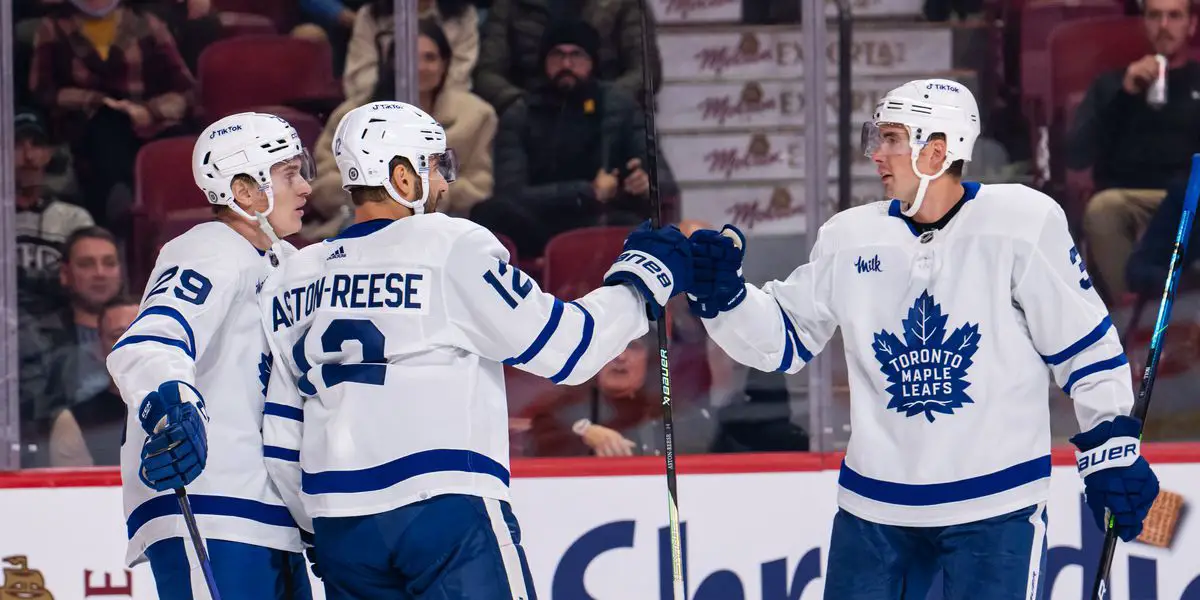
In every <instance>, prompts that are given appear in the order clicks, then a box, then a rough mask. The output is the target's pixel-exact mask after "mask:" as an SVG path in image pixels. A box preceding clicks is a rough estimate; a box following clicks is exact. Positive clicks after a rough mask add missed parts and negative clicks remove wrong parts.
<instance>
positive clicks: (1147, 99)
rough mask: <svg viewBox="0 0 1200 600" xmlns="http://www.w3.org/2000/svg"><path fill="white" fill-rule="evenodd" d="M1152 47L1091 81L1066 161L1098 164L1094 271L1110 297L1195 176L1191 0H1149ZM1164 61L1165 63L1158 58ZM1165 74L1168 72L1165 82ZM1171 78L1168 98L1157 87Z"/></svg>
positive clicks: (1091, 234) (1197, 122)
mask: <svg viewBox="0 0 1200 600" xmlns="http://www.w3.org/2000/svg"><path fill="white" fill-rule="evenodd" d="M1144 6H1145V10H1144V12H1143V25H1144V27H1145V30H1146V37H1147V39H1148V41H1149V43H1148V46H1149V47H1150V48H1151V49H1152V53H1150V54H1147V55H1145V56H1143V57H1141V58H1139V59H1137V60H1136V61H1134V62H1133V63H1131V64H1130V65H1129V66H1127V67H1124V68H1122V69H1118V70H1114V71H1111V72H1109V73H1105V74H1104V75H1101V76H1100V77H1099V78H1097V79H1096V81H1095V82H1094V83H1092V87H1091V88H1090V89H1089V90H1088V93H1087V96H1086V98H1084V101H1083V104H1081V105H1080V106H1079V111H1078V112H1077V113H1076V115H1075V125H1074V132H1073V133H1072V136H1071V139H1070V145H1069V148H1068V153H1067V167H1068V168H1071V169H1086V168H1088V167H1091V169H1092V179H1093V180H1094V182H1095V190H1096V192H1097V193H1096V194H1095V195H1094V196H1092V198H1091V199H1090V200H1089V201H1088V204H1087V209H1086V212H1085V214H1084V223H1083V227H1084V231H1085V232H1086V234H1087V237H1088V238H1089V239H1091V240H1103V243H1096V244H1091V245H1090V246H1091V253H1092V257H1091V258H1092V261H1091V264H1092V270H1093V272H1095V273H1096V274H1097V275H1098V276H1099V283H1100V287H1101V292H1102V293H1104V294H1105V296H1106V298H1105V299H1106V300H1107V302H1108V304H1110V305H1112V304H1113V303H1115V302H1118V301H1119V300H1120V299H1121V296H1122V295H1123V294H1124V293H1125V291H1126V290H1127V287H1126V285H1125V264H1126V261H1127V260H1128V259H1129V255H1130V253H1131V252H1132V250H1133V245H1134V242H1136V241H1137V239H1138V236H1139V235H1140V233H1141V231H1142V230H1143V229H1144V228H1145V227H1146V225H1147V224H1148V223H1149V222H1150V217H1151V216H1152V215H1153V214H1154V211H1155V209H1156V208H1157V207H1158V205H1159V203H1161V202H1162V199H1163V197H1164V196H1165V195H1166V189H1167V187H1168V186H1169V185H1170V184H1172V183H1182V182H1183V181H1184V180H1185V179H1186V178H1187V176H1188V165H1189V161H1190V159H1191V157H1192V154H1193V153H1195V152H1197V151H1200V135H1197V134H1196V132H1197V131H1198V130H1200V64H1197V63H1196V62H1195V61H1192V60H1190V59H1189V58H1188V40H1189V39H1190V38H1191V36H1192V34H1194V33H1195V31H1196V12H1195V8H1194V7H1193V6H1192V5H1191V0H1146V2H1145V5H1144ZM1160 60H1161V61H1162V62H1163V63H1165V64H1163V65H1162V66H1161V69H1160V63H1159V61H1160ZM1160 79H1164V80H1163V81H1160ZM1163 85H1165V88H1166V90H1165V94H1164V96H1163V97H1162V98H1155V97H1154V96H1155V95H1156V89H1155V88H1156V86H1163Z"/></svg>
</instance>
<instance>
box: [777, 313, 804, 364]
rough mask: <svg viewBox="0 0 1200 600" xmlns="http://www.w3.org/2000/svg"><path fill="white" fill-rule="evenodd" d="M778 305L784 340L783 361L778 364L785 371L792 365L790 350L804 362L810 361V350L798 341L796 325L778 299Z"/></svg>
mask: <svg viewBox="0 0 1200 600" xmlns="http://www.w3.org/2000/svg"><path fill="white" fill-rule="evenodd" d="M775 304H776V306H779V317H780V318H782V319H783V336H784V339H785V341H786V346H784V349H783V350H784V352H783V353H784V359H785V360H784V361H783V363H782V364H780V365H779V370H780V371H786V370H787V368H788V367H790V366H791V365H792V358H791V357H792V352H793V351H794V352H795V353H796V355H797V356H798V357H799V358H800V360H801V361H804V362H805V363H807V362H810V361H812V358H813V356H812V352H809V351H808V348H805V347H804V343H803V342H801V341H800V334H798V333H796V325H795V324H793V323H792V319H791V317H788V314H787V311H785V310H783V306H781V305H779V301H778V300H777V301H776V302H775Z"/></svg>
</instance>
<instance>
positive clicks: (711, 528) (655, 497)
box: [0, 444, 1200, 600]
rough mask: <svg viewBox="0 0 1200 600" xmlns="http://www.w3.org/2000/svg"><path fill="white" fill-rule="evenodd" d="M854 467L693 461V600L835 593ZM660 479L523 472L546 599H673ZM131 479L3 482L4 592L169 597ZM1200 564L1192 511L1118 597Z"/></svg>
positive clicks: (50, 475)
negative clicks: (828, 581)
mask: <svg viewBox="0 0 1200 600" xmlns="http://www.w3.org/2000/svg"><path fill="white" fill-rule="evenodd" d="M1144 452H1145V454H1146V456H1147V458H1148V459H1149V460H1150V461H1151V463H1152V464H1154V465H1155V469H1156V471H1157V472H1158V474H1159V477H1160V478H1161V480H1162V485H1163V489H1166V490H1170V491H1173V492H1176V493H1179V494H1181V495H1182V496H1183V497H1184V499H1185V503H1186V504H1187V505H1191V504H1193V503H1195V502H1197V501H1200V444H1198V445H1191V444H1147V445H1146V447H1145V450H1144ZM840 462H841V456H840V455H838V454H770V455H763V454H759V455H713V456H685V457H681V459H680V461H679V470H680V474H681V475H680V481H679V493H680V511H681V514H682V519H683V521H684V524H685V530H686V555H687V570H688V588H689V594H690V598H691V600H739V599H741V600H785V599H788V598H797V597H799V598H800V599H801V600H815V599H819V598H821V593H822V588H821V581H822V580H821V574H822V573H823V572H824V570H825V561H826V560H827V558H828V557H827V548H828V542H829V540H828V538H829V533H830V525H831V522H832V519H833V515H834V513H835V512H836V510H837V506H836V496H837V471H836V468H837V466H838V465H839V464H840ZM1055 465H1056V468H1055V469H1054V474H1053V476H1052V480H1051V481H1052V482H1051V501H1050V506H1049V515H1050V528H1049V544H1050V547H1051V549H1052V550H1054V549H1058V551H1057V552H1054V553H1053V556H1056V557H1058V558H1057V563H1058V565H1059V566H1058V568H1057V569H1056V570H1055V572H1053V573H1050V572H1048V573H1044V574H1043V578H1046V581H1047V583H1048V584H1050V585H1052V589H1051V590H1050V594H1048V597H1049V598H1051V599H1052V600H1077V599H1078V598H1080V597H1082V596H1083V589H1084V587H1085V585H1090V582H1084V581H1083V579H1084V577H1083V568H1082V566H1081V565H1080V564H1078V563H1079V557H1080V556H1082V555H1083V554H1085V552H1082V551H1081V550H1080V549H1081V547H1082V546H1084V545H1085V543H1087V542H1085V538H1087V537H1088V536H1085V535H1084V527H1085V525H1086V526H1089V527H1090V526H1091V516H1090V515H1088V514H1085V513H1083V510H1084V508H1083V507H1082V501H1081V493H1082V485H1081V483H1080V481H1079V478H1078V476H1077V475H1076V474H1075V470H1074V468H1073V466H1071V465H1073V456H1072V455H1071V453H1070V452H1069V451H1063V452H1056V454H1055ZM662 469H663V462H662V459H661V458H631V459H577V460H576V459H534V460H520V461H516V462H515V463H514V465H513V473H514V475H515V478H514V481H513V484H512V492H513V504H514V508H515V511H516V513H517V516H518V518H519V519H520V521H521V525H522V529H523V538H524V546H525V548H526V552H527V554H528V557H529V562H530V567H531V569H532V571H533V573H534V579H535V584H536V586H537V588H538V594H539V597H541V598H543V599H547V598H548V599H551V600H585V599H586V598H589V597H590V598H595V599H597V600H608V599H610V598H611V599H614V600H643V599H644V600H666V598H668V597H669V589H670V588H669V585H670V576H671V574H670V562H669V560H668V557H669V544H668V539H667V537H666V529H665V528H666V525H667V501H666V486H665V483H664V480H663V478H662V476H661V473H662ZM118 484H119V476H118V475H117V474H116V472H115V471H114V470H112V469H95V470H79V471H61V470H46V471H37V472H21V473H0V560H2V559H4V558H5V557H10V556H24V557H26V559H25V560H26V561H27V564H28V570H26V571H17V570H12V569H10V570H9V571H8V572H7V573H6V583H0V597H3V596H4V592H5V591H6V588H5V587H4V586H10V588H9V589H11V588H12V587H13V586H15V583H13V582H15V581H18V580H20V581H25V582H28V581H34V580H38V581H44V582H45V587H46V589H47V590H48V591H49V592H50V593H51V594H53V597H54V598H55V600H75V599H83V598H137V599H142V598H145V599H151V598H155V597H156V595H155V593H154V584H153V580H152V577H151V575H150V572H149V569H148V568H147V567H146V566H145V565H140V566H138V567H136V568H133V569H126V568H125V566H124V565H123V564H122V559H123V555H124V551H125V536H124V523H123V520H122V516H121V494H120V490H119V487H117V486H118ZM1188 508H1190V506H1185V511H1186V510H1187V509H1188ZM1091 537H1092V538H1094V537H1095V536H1091ZM1084 550H1086V551H1087V552H1086V553H1090V552H1095V551H1096V549H1094V548H1091V547H1089V548H1085V549H1084ZM1197 557H1200V519H1194V518H1187V516H1186V513H1185V517H1184V518H1183V519H1182V521H1181V522H1180V524H1179V527H1178V529H1177V530H1176V533H1175V536H1174V541H1173V543H1172V545H1171V547H1169V548H1158V547H1151V546H1147V545H1145V544H1140V543H1131V544H1120V545H1119V546H1118V550H1117V558H1116V560H1115V562H1114V568H1113V579H1112V584H1113V585H1112V588H1113V596H1112V597H1113V598H1114V599H1115V600H1128V599H1130V598H1138V599H1139V600H1142V599H1145V600H1155V599H1161V600H1175V599H1180V598H1182V599H1184V600H1197V599H1200V558H1197ZM1052 562H1054V561H1052ZM5 566H6V567H8V566H9V565H5ZM1131 567H1132V568H1131ZM1091 568H1092V567H1091V566H1090V565H1089V567H1088V570H1091ZM1131 574H1132V576H1133V579H1132V580H1131V579H1130V576H1131ZM1051 576H1052V577H1053V580H1052V581H1051V580H1050V579H1048V577H1051ZM317 587H318V588H319V587H320V586H319V584H318V585H317ZM1131 589H1132V590H1133V591H1134V594H1133V595H1131V594H1130V592H1131ZM318 594H319V592H318ZM664 594H666V595H664ZM318 597H324V596H323V595H321V594H319V595H318Z"/></svg>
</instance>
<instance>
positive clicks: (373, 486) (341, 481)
mask: <svg viewBox="0 0 1200 600" xmlns="http://www.w3.org/2000/svg"><path fill="white" fill-rule="evenodd" d="M444 471H462V472H464V473H479V474H482V475H491V476H493V477H495V478H497V479H499V480H500V481H502V482H503V483H504V485H505V486H507V485H508V480H509V474H508V469H506V468H504V465H501V464H500V463H498V462H496V461H494V460H492V459H491V458H488V457H487V456H485V455H483V454H480V453H478V452H473V451H471V450H460V449H453V450H452V449H435V450H425V451H423V452H417V453H414V454H409V455H408V456H404V457H401V458H398V459H396V460H393V461H391V462H388V463H384V464H382V465H378V466H375V467H370V468H366V469H359V470H355V471H323V472H320V473H309V472H307V471H306V472H304V473H303V475H301V478H300V487H301V489H302V490H304V493H305V494H310V495H315V494H355V493H361V492H374V491H378V490H383V489H387V488H389V487H392V486H393V485H396V484H398V483H400V482H402V481H406V480H408V479H412V478H413V477H418V476H421V475H426V474H429V473H439V472H444Z"/></svg>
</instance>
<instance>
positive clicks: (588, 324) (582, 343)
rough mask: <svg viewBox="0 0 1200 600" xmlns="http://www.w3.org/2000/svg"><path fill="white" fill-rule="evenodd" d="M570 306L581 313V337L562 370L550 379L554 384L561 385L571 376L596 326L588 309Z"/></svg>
mask: <svg viewBox="0 0 1200 600" xmlns="http://www.w3.org/2000/svg"><path fill="white" fill-rule="evenodd" d="M571 305H573V306H575V307H576V308H578V309H579V310H581V311H583V335H582V336H581V337H580V338H579V345H578V346H575V351H574V352H572V353H571V356H570V358H568V359H567V363H566V364H564V365H563V368H562V370H561V371H559V372H558V373H555V374H554V376H553V377H551V378H550V381H553V382H554V383H562V382H563V381H565V380H566V379H567V377H570V376H571V371H574V370H575V365H576V364H578V363H579V359H580V358H582V357H583V353H584V352H586V351H587V349H588V346H589V345H591V343H592V329H593V328H594V327H595V326H596V320H595V319H593V318H592V313H590V312H588V309H586V308H584V307H583V305H582V304H580V303H578V302H572V303H571Z"/></svg>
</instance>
